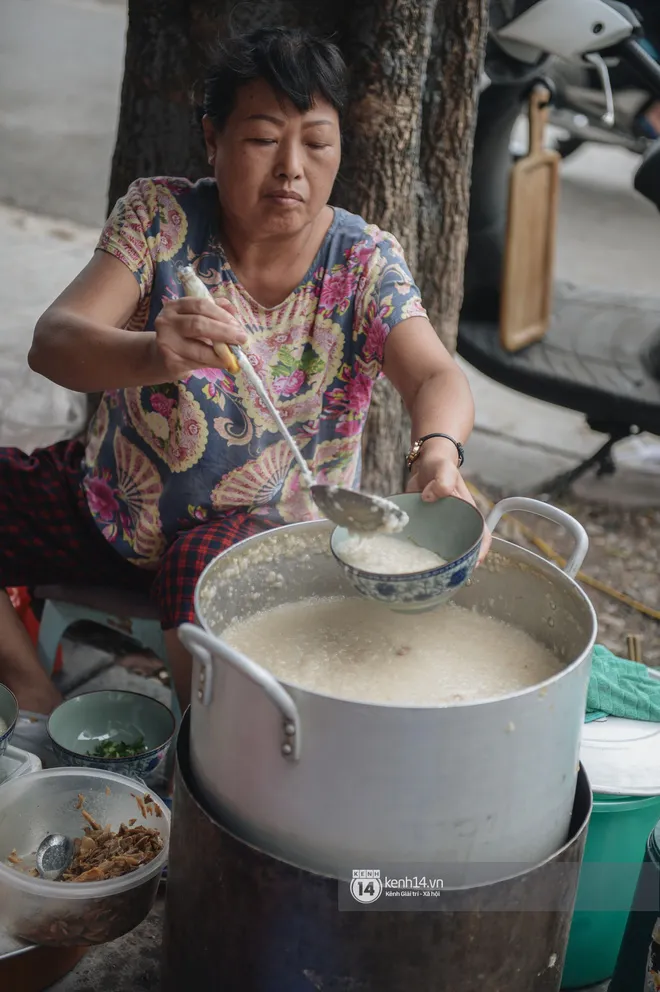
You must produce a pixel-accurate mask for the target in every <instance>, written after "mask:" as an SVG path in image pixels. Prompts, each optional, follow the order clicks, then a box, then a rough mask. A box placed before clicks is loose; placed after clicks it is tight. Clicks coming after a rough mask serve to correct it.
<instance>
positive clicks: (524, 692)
mask: <svg viewBox="0 0 660 992" xmlns="http://www.w3.org/2000/svg"><path fill="white" fill-rule="evenodd" d="M324 525H325V526H324ZM284 528H286V530H287V531H288V532H291V531H292V530H294V529H295V530H299V529H303V528H304V529H307V530H310V529H312V528H315V529H316V530H318V531H319V532H322V531H323V529H325V530H327V531H328V533H329V534H331V533H332V530H333V529H334V525H333V524H332V523H331V522H330V521H328V520H303V521H297V522H296V523H292V524H284V525H283V526H282V527H277V528H274V529H273V530H269V531H264V532H262V533H260V534H252V535H251V536H250V537H246V538H244V539H243V540H242V541H238V542H237V543H236V544H233V545H232V546H231V547H230V548H227V549H226V550H225V551H221V552H220V554H219V555H216V557H215V558H214V559H213V560H212V561H210V562H209V563H208V565H206V567H205V568H204V569H203V571H202V572H201V574H200V576H199V578H198V579H197V582H196V584H195V595H194V607H195V617H196V619H197V622H198V624H199V626H200V627H201V628H202V630H204V631H206V633H207V634H209V635H210V636H211V637H214V638H215V639H216V640H217V641H218V642H219V643H221V644H222V643H224V642H223V640H222V638H221V637H220V636H219V635H218V634H216V633H215V632H214V631H213V630H211V627H210V626H209V624H208V622H207V621H206V620H205V619H204V616H203V613H202V610H201V604H200V601H199V598H200V591H201V588H202V586H203V583H204V581H205V579H206V577H207V573H209V572H210V570H211V569H212V568H213V567H214V566H215V565H216V564H217V562H218V561H219V560H220V559H221V558H227V557H229V556H230V555H232V554H233V553H234V552H240V551H241V550H243V549H244V547H245V546H246V545H251V544H255V543H256V542H257V541H259V540H260V539H261V540H263V539H264V537H267V536H272V535H274V534H277V532H278V531H281V530H283V529H284ZM504 548H513V549H514V551H515V552H516V554H519V555H520V556H521V557H522V559H523V560H525V559H527V560H528V561H529V562H530V563H531V564H537V565H541V566H542V567H541V569H540V571H542V572H543V571H544V570H547V571H549V572H550V573H551V574H553V573H554V574H556V576H557V577H558V578H559V579H561V580H563V581H564V582H566V583H568V584H569V585H570V586H572V587H573V589H574V591H575V592H576V593H577V594H578V596H579V598H580V599H581V600H582V602H583V604H585V605H586V608H587V613H588V614H589V616H590V619H591V633H590V635H589V638H588V641H587V644H586V645H585V647H584V649H583V650H582V651H581V653H580V654H579V655H578V656H577V657H576V658H575V659H574V660H573V661H571V662H570V663H569V664H567V665H566V666H565V667H564V668H562V669H561V670H560V671H559V672H557V673H556V674H555V675H552V676H551V677H550V678H549V679H545V680H544V681H543V682H537V683H536V684H535V685H533V686H527V687H526V688H524V689H519V690H518V691H517V692H511V693H507V694H506V695H504V696H489V697H487V698H485V699H472V700H465V701H463V702H452V703H437V704H436V705H434V706H429V705H428V704H420V705H414V704H410V703H408V704H406V705H405V706H402V705H400V704H397V703H387V702H369V701H366V700H359V699H344V698H342V697H340V696H330V695H328V694H327V693H323V692H316V691H314V690H313V689H309V688H307V687H304V686H300V685H297V684H296V683H295V682H286V681H284V679H277V681H278V682H279V683H280V685H282V686H283V687H284V688H285V689H287V690H289V691H292V692H294V693H296V694H297V699H299V698H300V697H306V696H309V697H313V698H314V699H316V700H319V701H327V702H330V703H332V704H333V705H335V706H340V705H341V706H346V707H353V708H354V707H362V708H365V707H369V708H370V709H373V710H376V709H378V710H392V711H396V712H398V713H404V712H415V713H437V712H438V710H459V709H460V710H463V709H468V708H477V707H483V706H493V705H495V704H507V703H510V702H511V701H512V700H516V699H519V698H524V697H529V696H532V695H534V694H538V693H539V692H540V691H541V690H543V689H547V688H549V687H550V686H552V685H554V683H556V682H559V680H560V679H563V678H565V677H566V676H567V675H569V674H570V673H572V672H574V671H575V670H576V669H578V668H579V667H580V665H582V663H583V662H584V659H585V658H586V657H590V656H591V653H592V651H593V648H594V645H595V643H596V636H597V634H598V618H597V616H596V611H595V609H594V606H593V603H592V602H591V600H590V599H589V597H588V596H587V594H586V593H585V592H584V590H583V589H582V588H581V587H580V585H579V583H578V582H576V580H575V579H573V578H571V576H570V575H567V573H566V572H564V571H563V569H561V568H559V566H558V565H556V564H555V563H554V562H551V561H549V560H548V559H547V558H542V557H541V555H539V554H536V552H534V551H529V550H528V549H527V548H522V547H520V545H519V544H514V543H513V542H512V541H506V540H504V539H503V538H501V537H496V536H494V535H493V537H492V543H491V550H492V551H495V552H497V551H501V552H502V553H503V549H504ZM482 567H483V566H482ZM253 663H254V664H256V665H258V664H259V663H258V662H253ZM259 667H260V668H262V669H263V670H264V671H268V670H267V669H266V668H264V666H263V665H259ZM273 677H276V676H273Z"/></svg>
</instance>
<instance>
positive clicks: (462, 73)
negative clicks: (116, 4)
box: [108, 0, 487, 494]
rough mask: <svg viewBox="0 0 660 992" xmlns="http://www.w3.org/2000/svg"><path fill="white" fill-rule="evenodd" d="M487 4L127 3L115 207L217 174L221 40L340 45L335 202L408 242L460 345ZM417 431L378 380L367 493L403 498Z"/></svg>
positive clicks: (436, 318)
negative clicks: (281, 34)
mask: <svg viewBox="0 0 660 992" xmlns="http://www.w3.org/2000/svg"><path fill="white" fill-rule="evenodd" d="M486 7H487V0H333V2H332V3H328V2H327V0H256V2H251V3H250V4H245V5H242V4H239V5H236V4H235V0H169V2H168V3H163V2H162V0H130V2H129V23H128V35H127V45H126V60H125V69H124V81H123V85H122V94H121V111H120V117H119V125H118V131H117V142H116V146H115V153H114V157H113V162H112V172H111V180H110V189H109V203H108V209H109V210H110V209H111V208H112V206H113V205H114V203H115V201H116V200H117V198H118V197H119V196H121V195H122V194H123V193H124V192H125V191H126V189H127V187H128V186H129V184H130V183H131V182H132V181H133V180H134V179H136V178H138V177H141V176H153V175H183V176H187V177H188V178H190V179H193V180H195V179H198V178H200V177H201V176H204V175H208V165H207V163H206V160H205V157H204V148H203V142H202V140H201V135H200V133H199V128H198V124H197V122H196V120H195V116H194V112H193V100H194V98H199V95H200V93H199V86H200V82H201V78H202V76H203V66H204V62H205V59H206V55H207V53H208V50H209V47H210V45H212V43H213V40H214V39H215V38H217V37H222V36H226V35H227V33H228V32H229V31H230V30H233V31H241V30H247V29H252V28H255V27H257V26H261V25H275V24H287V25H291V26H294V25H295V26H303V27H309V28H312V29H313V30H315V31H316V32H321V33H325V34H326V35H334V36H335V38H336V40H337V41H338V43H339V44H340V46H341V48H342V50H343V53H344V55H345V57H346V60H347V62H348V65H349V68H350V70H351V90H350V100H349V106H348V108H347V114H346V127H345V134H344V154H343V160H342V169H341V172H340V176H339V178H338V182H337V185H336V189H335V191H334V194H333V203H335V204H337V205H341V206H343V207H345V208H346V209H348V210H352V211H354V212H355V213H359V214H361V215H362V216H363V217H365V219H367V220H369V222H371V223H374V224H378V225H379V226H380V227H382V228H384V229H385V230H388V231H391V232H392V233H393V234H394V235H395V236H396V237H397V238H398V239H399V240H400V241H401V243H402V245H403V247H404V250H405V251H406V255H407V259H408V263H409V265H410V267H411V269H412V271H413V273H414V274H415V277H416V278H417V280H418V282H419V283H420V288H421V289H422V292H423V295H424V302H425V305H426V307H427V309H428V310H429V314H430V316H431V319H432V321H433V323H434V326H435V327H436V330H437V331H438V333H439V334H440V336H441V338H442V339H443V341H444V342H445V343H446V344H447V345H448V346H449V347H450V348H452V349H453V347H454V345H455V340H456V329H457V322H458V313H459V310H460V301H461V299H462V283H463V264H464V256H465V245H466V232H467V215H468V200H469V192H468V191H469V169H470V164H471V154H472V135H473V118H474V109H475V95H476V85H477V81H478V79H479V73H480V69H481V52H482V48H483V40H484V35H485V29H486V19H487V14H486ZM408 431H409V428H408V422H407V418H406V416H405V415H404V414H403V413H402V407H401V402H400V400H399V397H398V395H397V394H396V392H395V391H394V389H393V388H392V387H391V386H390V385H389V383H386V382H381V383H379V384H378V385H377V386H376V388H375V390H374V394H373V399H372V404H371V410H370V414H369V420H368V423H367V429H366V431H365V438H364V445H363V452H364V467H363V479H362V487H363V489H365V490H368V491H371V492H375V493H381V494H386V493H391V492H397V491H400V489H401V488H402V487H403V484H404V476H405V471H404V457H403V456H404V453H405V448H406V447H407V444H408V442H409V433H408Z"/></svg>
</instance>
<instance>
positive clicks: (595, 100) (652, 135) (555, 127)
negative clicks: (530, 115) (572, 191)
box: [512, 0, 660, 158]
mask: <svg viewBox="0 0 660 992" xmlns="http://www.w3.org/2000/svg"><path fill="white" fill-rule="evenodd" d="M634 13H635V14H636V16H637V17H638V19H639V21H640V23H641V25H642V28H643V32H644V36H643V37H641V38H640V44H642V45H643V46H644V47H645V48H646V50H647V52H648V53H649V54H650V55H651V56H652V58H654V59H655V60H656V62H660V10H659V5H658V3H657V0H636V5H635V10H634ZM604 59H605V62H606V64H607V67H608V70H609V85H608V81H607V80H603V77H602V74H601V73H599V72H598V71H597V69H596V68H595V67H594V65H593V64H589V62H587V61H585V59H584V58H582V57H581V56H579V55H578V57H577V58H573V59H570V60H566V59H554V60H553V61H552V62H551V63H550V65H549V66H548V69H547V72H548V77H549V79H550V80H551V81H552V83H553V84H554V99H553V103H552V106H551V108H550V113H549V124H550V128H549V131H550V135H551V140H550V142H549V145H550V147H552V148H554V149H555V150H556V151H558V152H559V154H560V155H561V156H562V158H567V157H568V156H569V155H572V154H573V153H574V152H575V151H577V149H578V148H581V147H582V146H583V145H584V144H585V143H587V142H593V143H595V144H601V145H610V146H612V145H615V146H618V147H620V148H625V149H627V150H628V151H630V152H633V153H636V154H639V155H643V154H645V153H646V152H647V151H648V150H649V147H650V145H651V143H652V142H653V141H654V140H656V138H658V137H659V135H658V133H657V132H658V128H657V127H656V126H654V125H653V123H652V121H651V120H649V119H648V118H647V110H648V108H649V107H650V106H651V105H652V104H653V103H654V102H655V97H654V96H653V94H651V93H650V92H649V90H648V87H647V86H645V85H644V84H643V83H642V82H641V81H640V80H639V79H638V78H636V76H635V74H634V73H633V72H631V71H630V69H629V68H628V66H627V65H626V63H625V61H622V60H621V59H620V58H615V57H614V58H609V59H608V58H607V57H605V56H604ZM604 83H605V85H603V84H604ZM514 142H515V145H514V147H513V148H512V152H513V154H519V149H520V147H521V142H519V141H518V142H516V141H515V137H514Z"/></svg>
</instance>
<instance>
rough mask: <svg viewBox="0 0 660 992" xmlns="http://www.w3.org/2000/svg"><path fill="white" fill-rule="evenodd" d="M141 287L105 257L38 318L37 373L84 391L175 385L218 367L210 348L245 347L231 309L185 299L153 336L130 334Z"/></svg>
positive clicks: (33, 355) (32, 360)
mask: <svg viewBox="0 0 660 992" xmlns="http://www.w3.org/2000/svg"><path fill="white" fill-rule="evenodd" d="M139 299H140V292H139V287H138V284H137V282H136V280H135V278H134V276H133V275H132V274H131V272H130V271H129V270H128V268H127V267H126V266H125V265H124V264H123V263H122V262H120V261H119V260H118V259H116V258H114V257H113V256H112V255H109V254H107V253H105V252H101V251H98V252H96V253H95V255H94V256H93V257H92V259H91V260H90V262H89V263H88V264H87V265H86V266H85V268H84V269H83V270H82V272H81V273H80V274H79V275H78V276H77V277H76V278H75V279H74V280H73V282H72V283H71V284H70V285H69V286H68V287H67V288H66V289H65V290H64V292H63V293H62V294H61V295H60V296H59V297H58V298H57V299H56V300H55V302H54V303H52V304H51V306H50V307H49V308H48V309H47V310H46V312H45V313H44V314H43V315H42V316H41V317H40V318H39V320H38V321H37V325H36V327H35V331H34V338H33V341H32V347H31V348H30V352H29V355H28V362H29V365H30V368H31V369H33V370H34V371H35V372H39V373H40V374H41V375H43V376H45V377H46V378H47V379H51V380H52V381H53V382H56V383H58V384H59V385H60V386H64V387H66V388H68V389H72V390H75V391H76V392H82V393H95V392H103V391H105V390H107V389H126V388H129V387H131V386H149V385H156V384H159V383H161V382H170V381H174V380H177V379H179V378H181V377H182V376H183V375H185V374H187V373H189V372H191V371H193V370H194V369H198V368H206V367H217V366H219V364H220V363H219V361H218V359H217V357H216V355H215V353H214V351H213V349H212V347H211V346H210V345H209V343H208V342H216V341H217V342H220V341H222V342H225V343H228V344H241V343H243V342H244V341H245V340H246V335H245V333H244V332H243V331H242V329H241V328H240V327H239V325H238V323H237V322H236V321H235V320H234V318H233V317H232V315H231V313H230V312H229V311H228V308H226V307H224V306H223V305H222V304H217V305H216V304H214V303H211V302H210V301H208V300H197V299H190V298H187V297H184V298H182V299H180V300H175V301H172V302H170V303H168V304H166V305H165V306H164V308H163V311H162V313H161V315H159V317H158V318H157V319H156V321H155V330H154V331H141V332H137V333H136V332H135V331H128V330H126V329H125V325H126V324H127V323H128V321H129V320H130V318H131V316H132V314H133V313H134V312H135V310H136V309H137V306H138V303H139Z"/></svg>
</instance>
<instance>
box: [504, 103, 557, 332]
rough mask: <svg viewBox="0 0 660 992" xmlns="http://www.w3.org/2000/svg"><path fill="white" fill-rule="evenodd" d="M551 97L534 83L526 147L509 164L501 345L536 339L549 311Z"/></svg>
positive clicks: (553, 195) (553, 160)
mask: <svg viewBox="0 0 660 992" xmlns="http://www.w3.org/2000/svg"><path fill="white" fill-rule="evenodd" d="M549 99H550V93H549V92H548V90H547V89H546V88H545V87H544V86H537V87H535V88H534V90H533V92H532V94H531V96H530V100H529V151H528V154H527V155H526V156H525V157H524V158H521V159H519V161H518V162H516V163H515V165H514V166H513V168H512V170H511V179H510V187H509V207H508V218H507V232H506V245H505V251H504V268H503V275H502V294H501V304H500V344H501V346H502V348H503V349H504V350H505V351H519V350H520V349H521V348H525V347H527V345H530V344H533V343H534V342H535V341H540V340H541V338H542V337H543V336H544V334H545V333H546V331H547V329H548V325H549V323H550V317H551V314H552V297H553V291H552V290H553V282H554V267H555V237H556V228H557V208H558V204H559V162H560V156H559V153H558V152H555V151H552V150H549V149H545V148H544V147H543V138H544V133H545V127H546V123H547V118H548V109H547V104H548V101H549Z"/></svg>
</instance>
